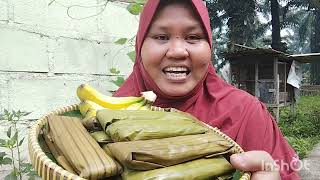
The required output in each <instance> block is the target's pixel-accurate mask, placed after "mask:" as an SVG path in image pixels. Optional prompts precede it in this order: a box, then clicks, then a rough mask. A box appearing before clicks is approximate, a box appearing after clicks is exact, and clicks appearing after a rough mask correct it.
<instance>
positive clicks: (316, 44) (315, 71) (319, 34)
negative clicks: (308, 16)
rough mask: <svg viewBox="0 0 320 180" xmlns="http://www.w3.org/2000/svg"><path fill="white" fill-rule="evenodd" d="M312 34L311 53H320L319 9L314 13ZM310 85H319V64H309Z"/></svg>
mask: <svg viewBox="0 0 320 180" xmlns="http://www.w3.org/2000/svg"><path fill="white" fill-rule="evenodd" d="M314 15H315V22H314V33H313V38H312V39H311V51H312V52H313V53H319V52H320V9H317V10H315V11H314ZM311 83H312V84H315V85H320V62H319V61H317V62H313V63H311Z"/></svg>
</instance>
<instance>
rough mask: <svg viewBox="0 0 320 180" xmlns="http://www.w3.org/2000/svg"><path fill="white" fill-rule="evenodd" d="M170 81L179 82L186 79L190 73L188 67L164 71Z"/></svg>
mask: <svg viewBox="0 0 320 180" xmlns="http://www.w3.org/2000/svg"><path fill="white" fill-rule="evenodd" d="M163 72H164V73H165V74H166V75H167V77H168V78H169V79H174V80H179V79H185V78H186V77H187V75H188V74H189V73H190V71H189V70H188V68H186V67H168V68H165V69H164V70H163Z"/></svg>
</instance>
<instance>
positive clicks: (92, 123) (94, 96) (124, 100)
mask: <svg viewBox="0 0 320 180" xmlns="http://www.w3.org/2000/svg"><path fill="white" fill-rule="evenodd" d="M77 95H78V98H79V99H80V100H81V103H80V104H79V105H78V107H79V110H80V112H81V114H82V115H83V116H84V119H83V125H84V126H85V127H86V128H87V129H90V130H97V129H101V127H100V125H99V123H98V121H97V119H96V114H97V111H98V110H100V109H118V110H119V109H120V110H150V107H151V105H152V103H153V102H154V101H155V100H156V98H157V96H156V95H155V94H154V93H153V92H152V91H146V92H142V93H141V96H139V97H133V96H130V97H112V96H106V95H104V94H102V93H100V92H99V91H97V90H96V89H94V88H93V87H91V86H89V85H87V84H82V85H80V86H79V87H78V89H77Z"/></svg>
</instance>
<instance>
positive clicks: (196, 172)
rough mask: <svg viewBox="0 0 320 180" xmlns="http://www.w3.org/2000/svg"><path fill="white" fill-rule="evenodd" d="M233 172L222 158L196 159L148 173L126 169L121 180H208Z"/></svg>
mask: <svg viewBox="0 0 320 180" xmlns="http://www.w3.org/2000/svg"><path fill="white" fill-rule="evenodd" d="M233 172H234V169H233V167H232V166H231V164H230V163H229V162H228V161H227V160H226V159H225V158H224V157H222V156H219V157H215V158H209V159H197V160H193V161H189V162H186V163H183V164H178V165H175V166H169V167H166V168H159V169H154V170H150V171H133V170H128V169H126V170H125V171H124V172H123V173H122V179H123V180H142V179H143V180H151V179H152V180H163V179H165V180H209V179H217V178H218V177H220V176H224V177H225V176H226V175H230V176H232V174H233Z"/></svg>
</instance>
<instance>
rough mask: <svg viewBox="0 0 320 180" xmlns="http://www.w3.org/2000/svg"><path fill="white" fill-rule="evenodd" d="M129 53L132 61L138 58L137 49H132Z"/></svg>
mask: <svg viewBox="0 0 320 180" xmlns="http://www.w3.org/2000/svg"><path fill="white" fill-rule="evenodd" d="M127 55H128V56H129V58H130V59H131V61H132V62H135V60H136V51H131V52H129V53H127Z"/></svg>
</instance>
